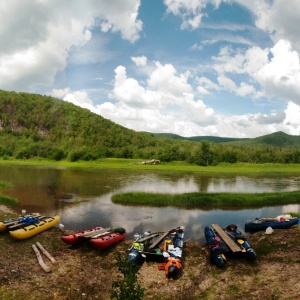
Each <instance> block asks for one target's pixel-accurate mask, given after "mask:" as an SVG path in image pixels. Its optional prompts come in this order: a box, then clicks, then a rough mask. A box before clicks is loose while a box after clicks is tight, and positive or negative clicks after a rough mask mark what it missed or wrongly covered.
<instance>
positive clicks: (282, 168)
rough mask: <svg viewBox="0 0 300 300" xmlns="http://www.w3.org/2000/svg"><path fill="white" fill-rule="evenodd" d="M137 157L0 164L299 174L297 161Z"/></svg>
mask: <svg viewBox="0 0 300 300" xmlns="http://www.w3.org/2000/svg"><path fill="white" fill-rule="evenodd" d="M141 162H142V160H140V159H118V158H104V159H98V160H95V161H76V162H70V161H66V160H64V161H54V160H46V159H28V160H18V159H7V160H3V159H0V165H1V164H2V165H21V166H22V165H23V166H37V167H52V168H71V169H95V170H97V169H105V168H108V169H128V170H153V171H155V170H158V171H172V172H200V173H207V174H210V173H239V174H251V173H262V174H263V173H264V174H268V173H297V174H300V165H299V164H269V163H268V164H249V163H238V164H219V165H216V166H206V167H203V166H197V165H191V164H188V163H186V162H184V161H173V162H161V163H160V164H156V165H151V164H141Z"/></svg>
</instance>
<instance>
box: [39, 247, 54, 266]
mask: <svg viewBox="0 0 300 300" xmlns="http://www.w3.org/2000/svg"><path fill="white" fill-rule="evenodd" d="M36 245H37V246H38V247H39V248H40V250H41V251H42V253H43V254H44V255H46V256H47V257H48V258H49V259H50V260H51V262H52V263H53V264H55V262H56V261H55V258H54V257H52V256H51V255H50V253H49V252H48V251H46V249H45V248H44V247H43V246H42V245H41V244H40V242H37V243H36Z"/></svg>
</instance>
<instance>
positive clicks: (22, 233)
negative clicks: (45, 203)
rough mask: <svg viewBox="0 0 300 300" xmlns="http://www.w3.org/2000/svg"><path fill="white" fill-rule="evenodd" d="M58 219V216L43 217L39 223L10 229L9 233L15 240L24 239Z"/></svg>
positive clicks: (53, 224)
mask: <svg viewBox="0 0 300 300" xmlns="http://www.w3.org/2000/svg"><path fill="white" fill-rule="evenodd" d="M59 220H60V217H59V216H54V217H44V218H43V219H41V220H40V221H39V223H34V224H30V225H28V226H24V227H22V228H19V229H16V230H12V231H10V232H9V233H10V235H11V236H12V237H13V238H14V239H16V240H25V239H28V238H30V237H32V236H35V235H37V234H38V233H40V232H43V231H45V230H47V229H49V228H52V227H54V226H55V225H56V224H57V223H58V222H59Z"/></svg>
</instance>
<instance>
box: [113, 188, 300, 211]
mask: <svg viewBox="0 0 300 300" xmlns="http://www.w3.org/2000/svg"><path fill="white" fill-rule="evenodd" d="M112 201H113V202H114V203H118V204H123V205H146V206H157V207H161V206H174V207H180V208H186V209H193V208H218V207H222V208H224V207H263V206H276V205H286V204H300V191H295V192H283V193H185V194H175V195H173V194H152V193H141V192H138V193H124V194H115V195H113V196H112Z"/></svg>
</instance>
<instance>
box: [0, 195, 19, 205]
mask: <svg viewBox="0 0 300 300" xmlns="http://www.w3.org/2000/svg"><path fill="white" fill-rule="evenodd" d="M17 203H18V200H17V199H15V198H12V197H8V196H5V195H1V194H0V204H3V205H11V206H12V205H16V204H17Z"/></svg>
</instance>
